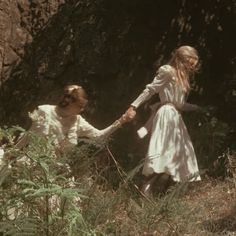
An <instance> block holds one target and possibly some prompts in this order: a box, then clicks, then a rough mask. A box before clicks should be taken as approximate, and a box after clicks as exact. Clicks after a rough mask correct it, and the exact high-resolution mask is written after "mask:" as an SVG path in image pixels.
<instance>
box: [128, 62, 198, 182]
mask: <svg viewBox="0 0 236 236" xmlns="http://www.w3.org/2000/svg"><path fill="white" fill-rule="evenodd" d="M157 93H159V97H160V101H161V106H160V108H159V109H158V110H157V112H156V113H155V115H154V118H153V123H152V127H151V137H150V142H149V148H148V152H147V156H146V159H145V163H144V167H143V174H144V175H146V176H148V175H150V174H153V173H167V174H169V175H171V176H172V178H173V180H174V181H177V182H180V181H196V180H200V179H201V178H200V176H199V173H198V172H199V169H198V164H197V160H196V155H195V152H194V149H193V145H192V142H191V139H190V137H189V134H188V131H187V129H186V126H185V124H184V122H183V119H182V116H181V114H180V112H179V111H180V110H183V109H184V106H185V105H186V103H185V100H186V95H185V92H184V91H183V89H182V87H181V86H180V85H179V84H178V83H177V82H176V73H175V69H174V68H173V67H171V66H170V65H164V66H162V67H160V68H159V70H158V73H157V76H156V77H155V78H154V80H153V82H152V83H150V84H148V85H147V86H146V88H145V89H144V91H143V92H142V93H141V94H140V95H139V96H138V98H137V99H136V100H135V101H134V102H133V103H132V104H131V105H132V106H134V107H139V106H140V105H141V104H142V103H143V102H145V101H147V100H148V99H149V98H151V97H152V96H153V95H154V94H157Z"/></svg>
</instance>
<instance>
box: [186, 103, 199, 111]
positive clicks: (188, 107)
mask: <svg viewBox="0 0 236 236" xmlns="http://www.w3.org/2000/svg"><path fill="white" fill-rule="evenodd" d="M200 109H201V108H200V107H199V106H198V105H195V104H190V103H187V102H186V103H185V104H184V105H183V107H182V110H183V111H199V110H200Z"/></svg>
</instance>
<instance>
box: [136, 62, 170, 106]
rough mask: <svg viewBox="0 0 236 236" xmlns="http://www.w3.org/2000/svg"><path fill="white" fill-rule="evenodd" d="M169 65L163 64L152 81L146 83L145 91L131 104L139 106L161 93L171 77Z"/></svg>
mask: <svg viewBox="0 0 236 236" xmlns="http://www.w3.org/2000/svg"><path fill="white" fill-rule="evenodd" d="M169 70H170V69H169V66H168V65H164V66H161V67H160V68H159V70H158V72H157V75H156V76H155V77H154V80H153V81H152V83H150V84H148V85H146V88H145V89H144V90H143V92H142V93H141V94H140V95H139V96H138V97H137V98H136V100H135V101H134V102H133V103H132V104H131V106H134V107H136V108H137V107H139V106H140V105H141V104H142V103H144V102H145V101H147V100H148V99H150V98H151V97H152V96H153V95H154V94H156V93H159V92H160V90H162V89H163V88H164V86H165V84H166V83H167V82H168V81H169V79H170V78H171V74H170V71H169Z"/></svg>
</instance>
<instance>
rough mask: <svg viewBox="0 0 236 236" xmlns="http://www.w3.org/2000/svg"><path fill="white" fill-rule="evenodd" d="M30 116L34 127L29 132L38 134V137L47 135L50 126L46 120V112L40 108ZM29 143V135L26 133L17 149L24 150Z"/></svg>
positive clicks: (20, 139) (18, 143)
mask: <svg viewBox="0 0 236 236" xmlns="http://www.w3.org/2000/svg"><path fill="white" fill-rule="evenodd" d="M28 114H29V117H30V119H31V120H32V125H31V127H30V129H29V131H32V132H34V133H37V134H38V135H44V134H46V135H47V134H48V131H49V125H48V121H47V119H46V113H45V111H44V110H43V109H41V108H40V106H39V107H38V109H36V110H34V111H33V112H32V113H30V112H29V113H28ZM29 141H30V138H29V135H28V134H27V133H25V134H23V135H22V136H21V137H20V138H19V139H18V140H17V142H16V144H15V147H17V148H23V147H25V146H26V145H27V144H28V143H29Z"/></svg>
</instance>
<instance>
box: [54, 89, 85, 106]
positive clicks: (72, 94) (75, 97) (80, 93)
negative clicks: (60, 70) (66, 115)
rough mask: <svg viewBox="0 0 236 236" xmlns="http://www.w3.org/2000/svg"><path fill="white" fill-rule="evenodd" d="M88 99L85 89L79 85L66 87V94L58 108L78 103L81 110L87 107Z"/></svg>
mask: <svg viewBox="0 0 236 236" xmlns="http://www.w3.org/2000/svg"><path fill="white" fill-rule="evenodd" d="M87 102H88V99H87V94H86V93H85V91H84V89H83V88H82V87H81V86H79V85H67V86H65V87H64V94H63V96H62V98H61V100H60V101H59V103H58V106H59V107H61V108H65V107H67V106H68V105H70V104H71V103H77V104H78V106H80V108H81V110H83V109H84V108H85V106H86V105H87Z"/></svg>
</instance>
